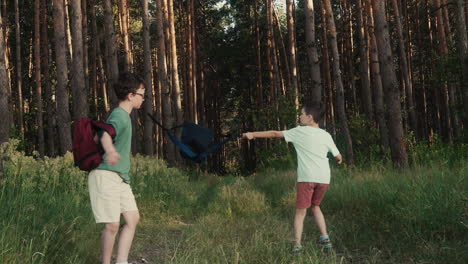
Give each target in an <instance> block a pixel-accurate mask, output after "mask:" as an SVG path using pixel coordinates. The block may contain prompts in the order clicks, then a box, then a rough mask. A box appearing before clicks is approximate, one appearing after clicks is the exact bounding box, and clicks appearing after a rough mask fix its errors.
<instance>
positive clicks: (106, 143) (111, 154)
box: [101, 132, 120, 165]
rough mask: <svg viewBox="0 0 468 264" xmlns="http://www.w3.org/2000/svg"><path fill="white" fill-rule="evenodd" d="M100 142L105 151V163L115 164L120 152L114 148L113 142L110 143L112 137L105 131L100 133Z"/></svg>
mask: <svg viewBox="0 0 468 264" xmlns="http://www.w3.org/2000/svg"><path fill="white" fill-rule="evenodd" d="M101 144H102V148H103V149H104V151H105V152H106V163H107V164H109V165H115V164H117V162H119V159H120V154H119V153H118V152H117V151H116V150H115V147H114V144H112V138H111V136H110V135H109V134H108V133H107V132H104V133H102V137H101Z"/></svg>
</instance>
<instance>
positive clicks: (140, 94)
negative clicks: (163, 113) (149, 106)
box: [135, 93, 145, 100]
mask: <svg viewBox="0 0 468 264" xmlns="http://www.w3.org/2000/svg"><path fill="white" fill-rule="evenodd" d="M135 94H138V95H139V96H141V98H142V99H143V100H144V99H145V95H144V94H142V93H135Z"/></svg>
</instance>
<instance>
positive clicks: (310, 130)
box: [283, 126, 340, 184]
mask: <svg viewBox="0 0 468 264" xmlns="http://www.w3.org/2000/svg"><path fill="white" fill-rule="evenodd" d="M283 135H284V138H285V139H286V141H287V142H292V143H293V144H294V148H295V149H296V152H297V182H316V183H325V184H329V183H330V165H329V164H328V158H327V153H328V152H331V153H332V154H333V156H334V157H336V156H337V155H338V154H340V152H339V151H338V149H337V148H336V146H335V143H334V142H333V139H332V137H331V136H330V134H328V132H327V131H325V130H323V129H320V128H315V127H310V126H298V127H295V128H292V129H289V130H285V131H283Z"/></svg>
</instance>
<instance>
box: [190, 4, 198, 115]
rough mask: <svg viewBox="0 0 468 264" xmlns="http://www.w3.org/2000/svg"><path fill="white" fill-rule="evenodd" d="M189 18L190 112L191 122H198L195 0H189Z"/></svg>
mask: <svg viewBox="0 0 468 264" xmlns="http://www.w3.org/2000/svg"><path fill="white" fill-rule="evenodd" d="M189 2H190V13H191V14H190V18H191V20H192V22H191V23H190V25H191V26H192V28H191V30H190V38H191V43H192V48H191V52H192V79H191V82H192V97H193V98H192V99H193V100H192V109H193V110H192V112H193V122H195V123H197V122H198V111H197V109H198V97H197V94H198V92H197V91H198V87H197V72H198V69H197V41H196V38H195V36H196V30H197V26H196V24H195V21H196V17H195V14H196V12H195V0H190V1H189Z"/></svg>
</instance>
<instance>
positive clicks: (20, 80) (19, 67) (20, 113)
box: [15, 0, 24, 139]
mask: <svg viewBox="0 0 468 264" xmlns="http://www.w3.org/2000/svg"><path fill="white" fill-rule="evenodd" d="M15 25H16V30H15V33H16V83H17V96H18V110H17V111H18V113H17V116H18V130H19V133H20V138H21V139H24V119H23V113H24V103H23V88H22V87H23V77H22V76H23V74H22V57H21V27H20V20H19V4H18V0H15Z"/></svg>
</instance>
